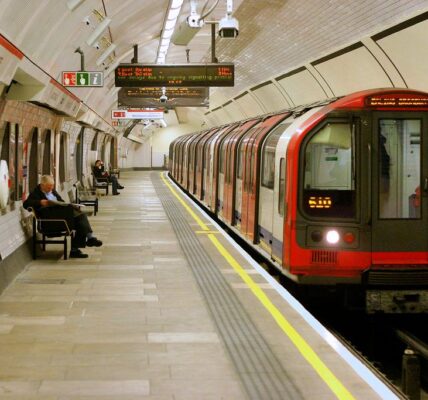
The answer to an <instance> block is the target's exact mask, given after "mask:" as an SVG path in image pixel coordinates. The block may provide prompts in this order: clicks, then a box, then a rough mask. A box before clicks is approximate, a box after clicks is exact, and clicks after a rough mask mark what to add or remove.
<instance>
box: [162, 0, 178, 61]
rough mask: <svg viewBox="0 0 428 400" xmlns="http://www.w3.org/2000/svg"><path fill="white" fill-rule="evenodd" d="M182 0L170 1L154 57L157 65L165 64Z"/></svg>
mask: <svg viewBox="0 0 428 400" xmlns="http://www.w3.org/2000/svg"><path fill="white" fill-rule="evenodd" d="M182 5H183V0H170V2H169V7H168V14H167V17H166V19H165V22H164V26H163V28H162V35H161V39H160V41H159V48H158V53H157V57H156V63H157V64H165V60H166V55H167V53H168V48H169V45H170V42H171V36H172V33H173V32H174V28H175V25H176V24H177V18H178V15H179V14H180V10H181V6H182Z"/></svg>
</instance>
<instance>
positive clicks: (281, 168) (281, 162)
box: [278, 158, 286, 217]
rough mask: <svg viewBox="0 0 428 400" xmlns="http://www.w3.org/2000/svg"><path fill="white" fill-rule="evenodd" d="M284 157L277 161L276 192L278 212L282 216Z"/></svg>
mask: <svg viewBox="0 0 428 400" xmlns="http://www.w3.org/2000/svg"><path fill="white" fill-rule="evenodd" d="M285 166H286V163H285V158H281V160H280V162H279V192H278V212H279V214H280V215H281V217H283V216H284V194H285Z"/></svg>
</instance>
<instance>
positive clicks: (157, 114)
mask: <svg viewBox="0 0 428 400" xmlns="http://www.w3.org/2000/svg"><path fill="white" fill-rule="evenodd" d="M111 119H163V110H134V109H130V110H112V111H111Z"/></svg>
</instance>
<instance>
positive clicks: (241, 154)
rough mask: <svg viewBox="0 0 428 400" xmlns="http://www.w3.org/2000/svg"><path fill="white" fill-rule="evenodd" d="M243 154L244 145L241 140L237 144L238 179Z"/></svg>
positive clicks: (240, 176) (240, 175)
mask: <svg viewBox="0 0 428 400" xmlns="http://www.w3.org/2000/svg"><path fill="white" fill-rule="evenodd" d="M243 156H244V145H243V144H242V142H241V143H240V144H239V149H238V166H237V167H238V170H237V178H238V179H242V159H243Z"/></svg>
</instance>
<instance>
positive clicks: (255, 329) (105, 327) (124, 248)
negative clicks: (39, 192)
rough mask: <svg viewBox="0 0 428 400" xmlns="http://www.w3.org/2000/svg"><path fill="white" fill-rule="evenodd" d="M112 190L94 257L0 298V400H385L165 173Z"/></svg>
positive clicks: (39, 269) (17, 285)
mask: <svg viewBox="0 0 428 400" xmlns="http://www.w3.org/2000/svg"><path fill="white" fill-rule="evenodd" d="M121 183H122V184H123V185H124V186H125V189H124V190H122V191H121V194H120V196H114V197H113V196H107V197H102V199H101V200H100V210H99V214H98V215H97V216H96V217H91V219H90V220H91V224H92V226H93V229H94V232H95V234H96V236H97V237H98V238H99V239H101V240H102V241H103V242H104V245H103V246H102V247H100V248H88V249H85V252H87V253H88V254H89V255H90V256H89V258H87V259H71V260H63V259H61V258H59V257H60V255H61V248H60V247H58V248H57V249H58V250H56V249H55V247H52V246H51V247H48V250H47V252H46V254H45V255H43V256H42V257H40V258H38V259H37V260H36V261H33V262H32V263H31V264H29V265H28V266H27V267H26V269H25V271H24V272H23V273H21V274H20V275H19V276H18V277H17V279H16V280H15V282H14V283H13V284H12V285H11V286H9V288H7V289H6V290H5V292H4V293H3V294H2V295H1V296H0V398H1V399H3V398H5V399H20V400H25V399H31V400H35V399H37V400H76V399H92V400H97V399H99V400H101V399H107V400H112V399H118V400H119V399H120V400H130V399H153V400H155V399H156V400H191V399H197V400H201V399H202V400H220V399H231V400H232V399H233V400H238V399H293V400H295V399H317V400H320V399H336V398H339V399H353V398H355V399H364V400H368V399H379V398H383V399H393V398H396V397H395V395H394V394H393V393H392V392H390V391H389V390H388V388H387V387H385V386H384V385H383V384H382V382H380V381H379V380H378V379H377V378H376V377H375V376H374V375H373V374H372V373H371V372H370V371H368V370H367V369H366V368H365V367H364V366H362V365H361V363H359V362H358V361H357V360H356V359H354V357H353V356H352V355H350V353H349V352H347V350H346V349H344V348H343V347H342V346H341V345H340V344H339V343H337V341H336V340H335V339H334V338H333V337H332V336H331V335H330V334H329V333H328V332H327V331H326V330H325V329H324V328H323V327H322V326H320V325H319V324H318V323H317V321H315V320H314V319H313V318H312V317H311V316H310V315H309V314H308V313H307V312H306V311H305V310H304V309H303V308H302V307H301V306H300V305H299V304H298V303H296V302H295V301H294V300H293V299H292V298H291V296H290V295H289V294H288V293H287V292H286V291H285V290H284V289H283V288H281V287H280V286H279V285H278V283H277V282H276V281H275V280H274V279H272V278H270V277H269V276H268V275H267V274H266V273H265V272H264V271H263V270H262V269H261V268H260V267H258V266H257V265H255V264H254V262H252V261H251V259H250V258H249V257H248V256H246V255H244V254H242V252H241V251H239V249H238V248H237V247H236V246H235V245H233V243H232V242H231V241H230V239H228V238H226V237H225V236H223V234H222V233H221V232H220V231H219V229H218V227H217V226H216V224H215V223H213V222H212V221H210V220H208V219H207V218H206V217H205V216H204V215H202V214H201V213H200V212H199V210H198V209H197V208H195V206H194V205H192V204H191V203H190V202H189V201H188V200H186V198H185V197H184V196H183V194H182V193H181V192H180V190H179V189H178V188H176V187H175V186H174V184H173V183H172V182H170V181H169V180H168V179H167V178H166V177H165V176H164V175H162V174H161V173H160V172H126V173H123V174H122V176H121ZM52 248H53V250H52Z"/></svg>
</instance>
